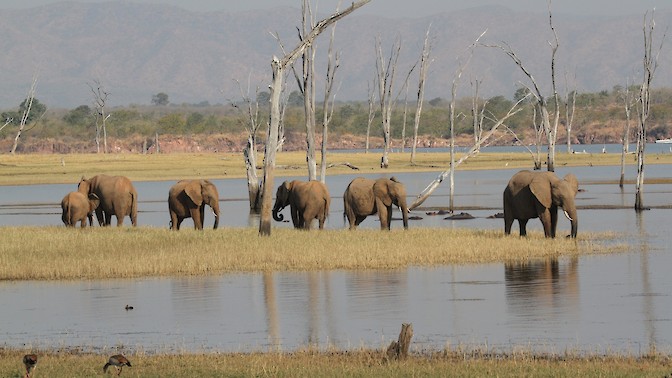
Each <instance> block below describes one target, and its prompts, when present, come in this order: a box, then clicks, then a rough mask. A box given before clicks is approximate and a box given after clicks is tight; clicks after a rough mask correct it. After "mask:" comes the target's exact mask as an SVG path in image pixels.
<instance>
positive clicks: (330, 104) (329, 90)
mask: <svg viewBox="0 0 672 378" xmlns="http://www.w3.org/2000/svg"><path fill="white" fill-rule="evenodd" d="M340 6H341V2H340V1H339V2H338V6H337V7H336V11H337V12H338V9H339V8H340ZM335 35H336V23H335V22H334V25H333V26H332V27H331V37H330V39H329V50H328V52H327V77H326V83H325V86H324V101H323V103H322V151H321V155H322V156H321V161H320V181H321V182H322V183H326V177H327V137H328V134H329V122H331V118H332V116H333V115H334V103H335V101H336V93H333V89H334V77H335V75H336V71H337V70H338V67H339V66H340V64H341V63H340V58H341V57H340V54H339V53H338V52H337V53H335V54H334V37H335Z"/></svg>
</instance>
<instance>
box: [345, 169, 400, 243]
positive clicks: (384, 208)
mask: <svg viewBox="0 0 672 378" xmlns="http://www.w3.org/2000/svg"><path fill="white" fill-rule="evenodd" d="M392 205H397V206H398V207H399V208H400V209H401V214H402V217H403V222H404V229H408V206H407V205H406V187H405V186H404V184H402V183H401V182H399V181H398V180H397V179H396V178H395V177H391V178H389V179H388V178H379V179H377V180H372V179H368V178H364V177H357V178H355V179H354V180H352V181H351V182H350V184H349V185H348V187H347V189H345V193H344V194H343V206H344V211H343V215H344V217H347V218H348V222H349V223H350V229H351V230H354V229H355V228H357V226H359V224H360V223H362V221H364V219H366V217H367V216H369V215H374V214H376V213H378V217H379V218H380V229H381V230H389V229H390V223H391V221H392Z"/></svg>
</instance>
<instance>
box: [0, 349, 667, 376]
mask: <svg viewBox="0 0 672 378" xmlns="http://www.w3.org/2000/svg"><path fill="white" fill-rule="evenodd" d="M383 349H384V348H381V350H376V349H355V350H353V351H314V350H310V349H308V350H302V351H297V352H292V353H282V352H265V353H263V352H253V353H210V354H189V353H185V354H171V353H168V354H146V353H142V352H138V353H133V354H125V356H126V357H127V358H128V359H129V361H130V362H131V364H132V365H133V366H132V367H124V368H123V371H122V374H121V376H122V377H143V378H151V377H161V378H170V377H175V378H178V377H179V378H182V377H184V378H189V377H502V378H504V377H516V378H518V377H549V378H554V377H569V378H575V377H582V378H584V377H586V378H591V377H596V378H597V377H624V378H625V377H628V378H630V377H655V378H663V377H669V376H670V375H669V374H670V373H672V366H671V364H670V358H669V357H667V356H664V355H660V354H651V355H647V356H644V357H633V356H628V355H614V356H603V355H590V356H579V355H574V354H572V353H571V352H565V353H561V354H554V355H535V354H530V353H527V352H513V353H510V354H497V353H486V352H480V351H463V350H461V349H460V348H459V347H458V348H452V349H449V350H446V351H437V352H420V353H411V355H410V356H409V358H407V359H406V360H403V361H389V362H386V361H384V360H383V355H384V353H383V352H382V350H383ZM27 352H28V351H25V350H0V372H2V373H3V375H2V376H3V377H17V378H18V377H22V376H23V373H25V370H24V369H23V364H22V363H21V358H22V356H23V354H24V353H27ZM30 352H34V351H30ZM116 353H118V352H117V351H109V353H106V354H94V353H81V352H73V351H49V352H44V353H40V352H39V351H38V353H37V354H38V363H37V368H36V369H35V371H34V375H33V376H34V377H35V378H40V377H49V378H61V377H63V378H65V377H67V378H78V377H82V378H84V377H86V378H88V377H96V376H105V375H104V374H103V365H104V364H105V362H106V361H107V357H108V356H110V355H112V354H116ZM115 374H116V372H115V369H114V368H113V367H112V368H110V369H109V370H108V374H107V375H108V376H116V375H115Z"/></svg>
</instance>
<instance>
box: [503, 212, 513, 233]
mask: <svg viewBox="0 0 672 378" xmlns="http://www.w3.org/2000/svg"><path fill="white" fill-rule="evenodd" d="M511 226H513V217H512V216H511V215H509V214H507V213H506V212H504V234H505V235H511Z"/></svg>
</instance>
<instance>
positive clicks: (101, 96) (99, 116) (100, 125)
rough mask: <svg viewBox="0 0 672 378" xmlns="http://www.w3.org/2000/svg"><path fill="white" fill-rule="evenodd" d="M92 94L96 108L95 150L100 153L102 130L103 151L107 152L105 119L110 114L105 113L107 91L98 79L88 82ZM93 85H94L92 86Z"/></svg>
mask: <svg viewBox="0 0 672 378" xmlns="http://www.w3.org/2000/svg"><path fill="white" fill-rule="evenodd" d="M88 85H89V88H90V89H91V93H92V94H93V106H94V107H95V109H96V152H97V153H100V132H101V131H102V132H103V153H107V123H106V122H107V119H108V118H110V115H111V114H107V115H106V114H105V106H106V105H107V97H108V96H109V95H110V93H109V92H107V91H105V88H103V85H102V84H101V83H100V80H94V81H93V84H91V83H88ZM94 85H95V87H94Z"/></svg>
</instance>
